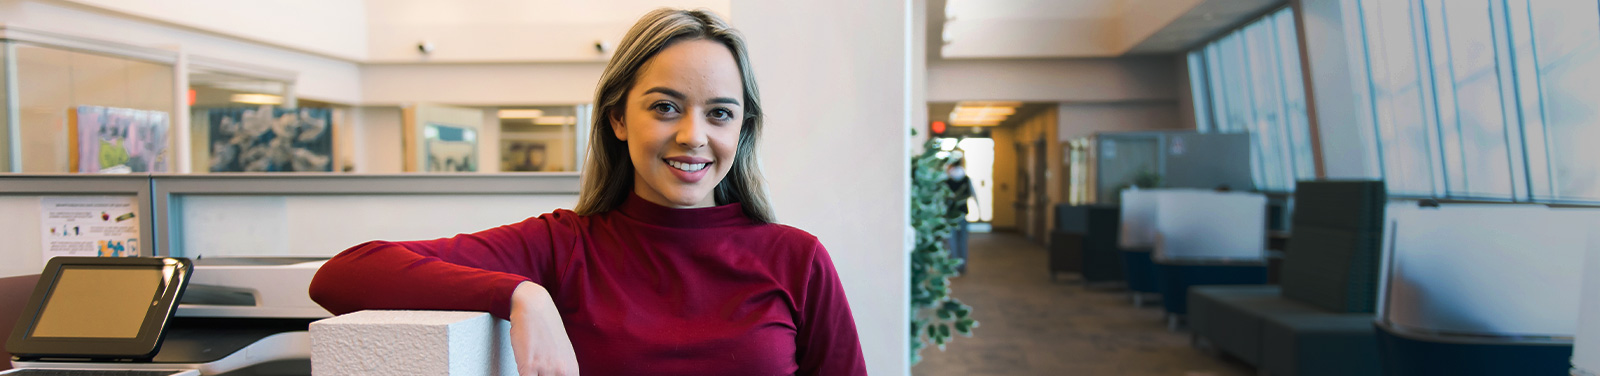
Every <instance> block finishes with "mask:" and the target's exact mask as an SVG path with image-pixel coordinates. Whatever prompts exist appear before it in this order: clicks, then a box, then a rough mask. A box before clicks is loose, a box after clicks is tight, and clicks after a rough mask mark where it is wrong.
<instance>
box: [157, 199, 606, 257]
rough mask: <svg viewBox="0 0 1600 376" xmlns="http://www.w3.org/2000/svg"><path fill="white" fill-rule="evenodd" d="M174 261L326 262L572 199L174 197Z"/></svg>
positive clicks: (491, 223) (495, 222) (473, 228)
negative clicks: (378, 243)
mask: <svg viewBox="0 0 1600 376" xmlns="http://www.w3.org/2000/svg"><path fill="white" fill-rule="evenodd" d="M172 200H173V208H174V209H173V210H175V213H173V216H174V218H172V220H173V224H172V225H173V226H175V227H176V228H175V229H174V230H175V231H171V232H170V233H171V234H173V236H176V237H177V238H176V239H175V240H174V241H173V242H172V243H171V244H170V245H172V246H174V248H173V249H172V250H171V252H172V253H173V254H174V255H178V256H186V257H191V258H193V257H201V256H205V257H256V256H302V257H330V256H333V255H336V254H338V253H339V252H341V251H344V250H345V249H347V248H350V247H352V246H355V245H358V244H361V243H363V242H367V241H371V240H394V241H401V240H425V239H437V238H441V237H449V236H453V235H456V234H461V233H473V232H478V231H483V230H486V229H489V228H493V227H496V226H501V225H506V224H511V223H517V222H521V221H523V220H525V219H527V218H529V217H534V216H538V215H540V214H544V213H549V212H550V211H552V210H555V209H557V208H570V207H573V206H574V205H576V204H577V202H578V196H577V195H575V194H416V195H410V194H404V195H392V194H391V195H206V194H192V195H174V196H173V199H172Z"/></svg>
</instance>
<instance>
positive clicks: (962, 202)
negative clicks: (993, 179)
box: [945, 152, 973, 274]
mask: <svg viewBox="0 0 1600 376" xmlns="http://www.w3.org/2000/svg"><path fill="white" fill-rule="evenodd" d="M957 153H959V152H957ZM945 172H946V173H947V174H948V175H949V178H947V179H946V180H945V184H948V185H950V192H951V195H950V209H949V211H948V212H947V213H946V214H949V215H950V216H953V217H956V218H957V219H956V220H955V222H956V229H955V231H954V232H952V233H951V234H950V257H953V258H957V259H960V260H961V266H959V267H956V270H957V271H959V272H961V273H962V274H965V273H966V272H967V262H966V261H967V200H968V199H971V198H973V190H972V178H970V177H967V167H966V159H965V158H962V157H961V156H960V154H956V157H955V161H953V162H950V166H949V167H947V168H946V170H945Z"/></svg>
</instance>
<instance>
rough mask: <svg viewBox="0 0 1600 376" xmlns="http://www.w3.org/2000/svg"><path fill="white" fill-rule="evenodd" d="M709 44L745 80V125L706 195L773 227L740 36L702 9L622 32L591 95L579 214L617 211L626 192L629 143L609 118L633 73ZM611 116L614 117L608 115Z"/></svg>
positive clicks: (755, 98)
mask: <svg viewBox="0 0 1600 376" xmlns="http://www.w3.org/2000/svg"><path fill="white" fill-rule="evenodd" d="M686 40H709V41H714V42H718V43H721V44H722V45H723V46H726V47H728V51H730V52H732V53H733V58H734V61H735V62H736V63H737V64H738V66H739V75H740V76H741V81H743V82H744V101H743V103H741V105H743V107H744V124H742V125H741V126H740V128H739V150H738V153H737V154H736V155H735V156H734V159H733V166H732V168H731V169H730V170H729V171H728V176H726V177H724V178H723V179H722V181H721V182H718V183H717V186H716V188H715V189H713V194H712V195H713V196H715V198H716V202H717V205H725V204H732V203H739V204H741V206H742V207H743V208H744V214H745V216H747V217H750V219H752V220H755V221H756V222H760V223H771V222H773V221H774V218H773V215H772V209H771V206H770V205H769V204H768V202H767V194H766V188H765V186H764V185H763V183H762V179H761V171H760V170H759V169H758V168H757V166H756V140H757V139H759V138H760V136H761V118H762V113H761V96H760V95H759V91H757V90H756V77H755V74H754V73H752V72H751V71H750V59H749V53H748V50H747V49H746V48H745V44H744V37H743V36H741V35H740V34H739V32H738V31H737V30H734V29H733V28H732V27H730V26H728V23H727V22H725V21H723V20H722V18H721V17H717V15H716V14H714V13H711V12H710V11H706V10H679V9H666V8H663V9H657V10H655V11H652V12H650V13H649V14H646V15H644V17H642V18H640V19H639V22H638V23H636V24H634V25H633V28H632V29H629V30H628V35H627V36H626V37H624V38H623V39H622V43H621V44H620V45H618V46H617V51H616V53H615V54H613V55H612V56H611V62H610V63H608V64H606V70H605V73H602V74H601V75H600V85H599V87H598V88H596V89H595V95H594V97H595V98H594V103H595V105H594V115H593V116H591V118H592V119H594V122H593V123H592V126H591V127H589V128H590V135H589V156H588V157H589V158H588V161H587V162H585V164H584V170H583V177H582V187H581V188H580V190H579V192H578V206H577V208H575V209H573V211H575V212H577V213H578V215H593V214H599V213H603V212H607V211H611V210H613V209H616V208H617V207H618V206H621V205H622V202H623V201H625V200H627V198H628V195H629V194H631V192H633V184H634V182H633V175H634V169H633V162H632V161H631V160H630V159H629V158H628V144H627V143H626V142H623V141H622V140H619V139H617V136H616V134H615V133H613V132H612V124H611V119H613V118H620V117H622V116H621V115H622V114H621V112H622V111H625V109H624V105H625V104H626V102H627V99H628V98H627V97H628V91H629V90H631V89H632V88H633V85H634V81H635V80H637V79H638V76H639V68H640V67H643V66H644V64H645V62H648V61H649V60H650V59H651V58H653V57H655V55H656V54H657V53H660V52H661V50H663V49H666V48H667V47H668V46H671V45H672V44H673V43H677V42H681V41H686ZM612 115H616V116H612Z"/></svg>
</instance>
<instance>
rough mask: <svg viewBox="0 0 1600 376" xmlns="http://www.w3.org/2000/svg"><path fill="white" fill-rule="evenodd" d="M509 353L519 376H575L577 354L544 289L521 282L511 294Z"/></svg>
mask: <svg viewBox="0 0 1600 376" xmlns="http://www.w3.org/2000/svg"><path fill="white" fill-rule="evenodd" d="M511 353H512V356H515V357H516V358H517V373H518V374H520V375H522V376H553V375H561V376H571V375H577V374H578V355H577V353H575V352H573V350H572V340H570V339H567V328H566V327H565V326H562V325H561V313H560V312H557V311H556V304H555V300H554V299H552V298H551V297H550V292H549V291H547V290H545V289H544V286H539V285H537V284H534V283H533V282H523V283H522V284H520V285H517V288H516V290H514V291H513V292H512V293H511Z"/></svg>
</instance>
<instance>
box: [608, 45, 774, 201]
mask: <svg viewBox="0 0 1600 376" xmlns="http://www.w3.org/2000/svg"><path fill="white" fill-rule="evenodd" d="M743 98H744V82H743V80H742V79H741V76H740V74H739V66H738V64H737V63H735V62H734V59H733V53H732V52H731V51H729V50H728V48H727V47H726V46H723V45H722V44H721V43H717V42H714V41H710V40H704V39H696V40H687V41H680V42H677V43H674V44H672V45H671V46H669V47H667V48H666V49H663V50H661V52H660V53H657V54H656V56H655V57H652V58H651V59H650V60H649V61H646V62H645V63H644V65H643V66H641V67H640V68H639V74H638V77H637V79H636V80H635V81H634V85H633V87H632V88H630V89H629V90H628V95H627V97H626V98H625V99H624V103H623V106H622V109H623V110H622V111H621V113H620V114H616V113H613V114H612V115H611V116H612V118H611V124H612V131H613V132H616V135H617V138H618V139H621V140H622V141H625V142H627V144H628V156H629V159H631V160H632V161H633V167H634V168H633V170H634V176H633V191H634V193H636V194H638V195H639V197H642V198H644V199H646V200H649V201H650V202H654V203H656V204H660V205H663V206H668V207H675V208H700V207H708V206H713V205H716V200H715V198H714V197H713V196H712V191H713V189H714V188H716V186H717V183H720V182H722V179H723V178H724V177H726V176H728V170H729V169H731V168H732V167H733V159H734V156H735V155H736V154H737V153H738V150H739V129H740V127H742V126H743V124H744V107H743V104H744V103H743ZM619 115H620V117H618V116H619Z"/></svg>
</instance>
